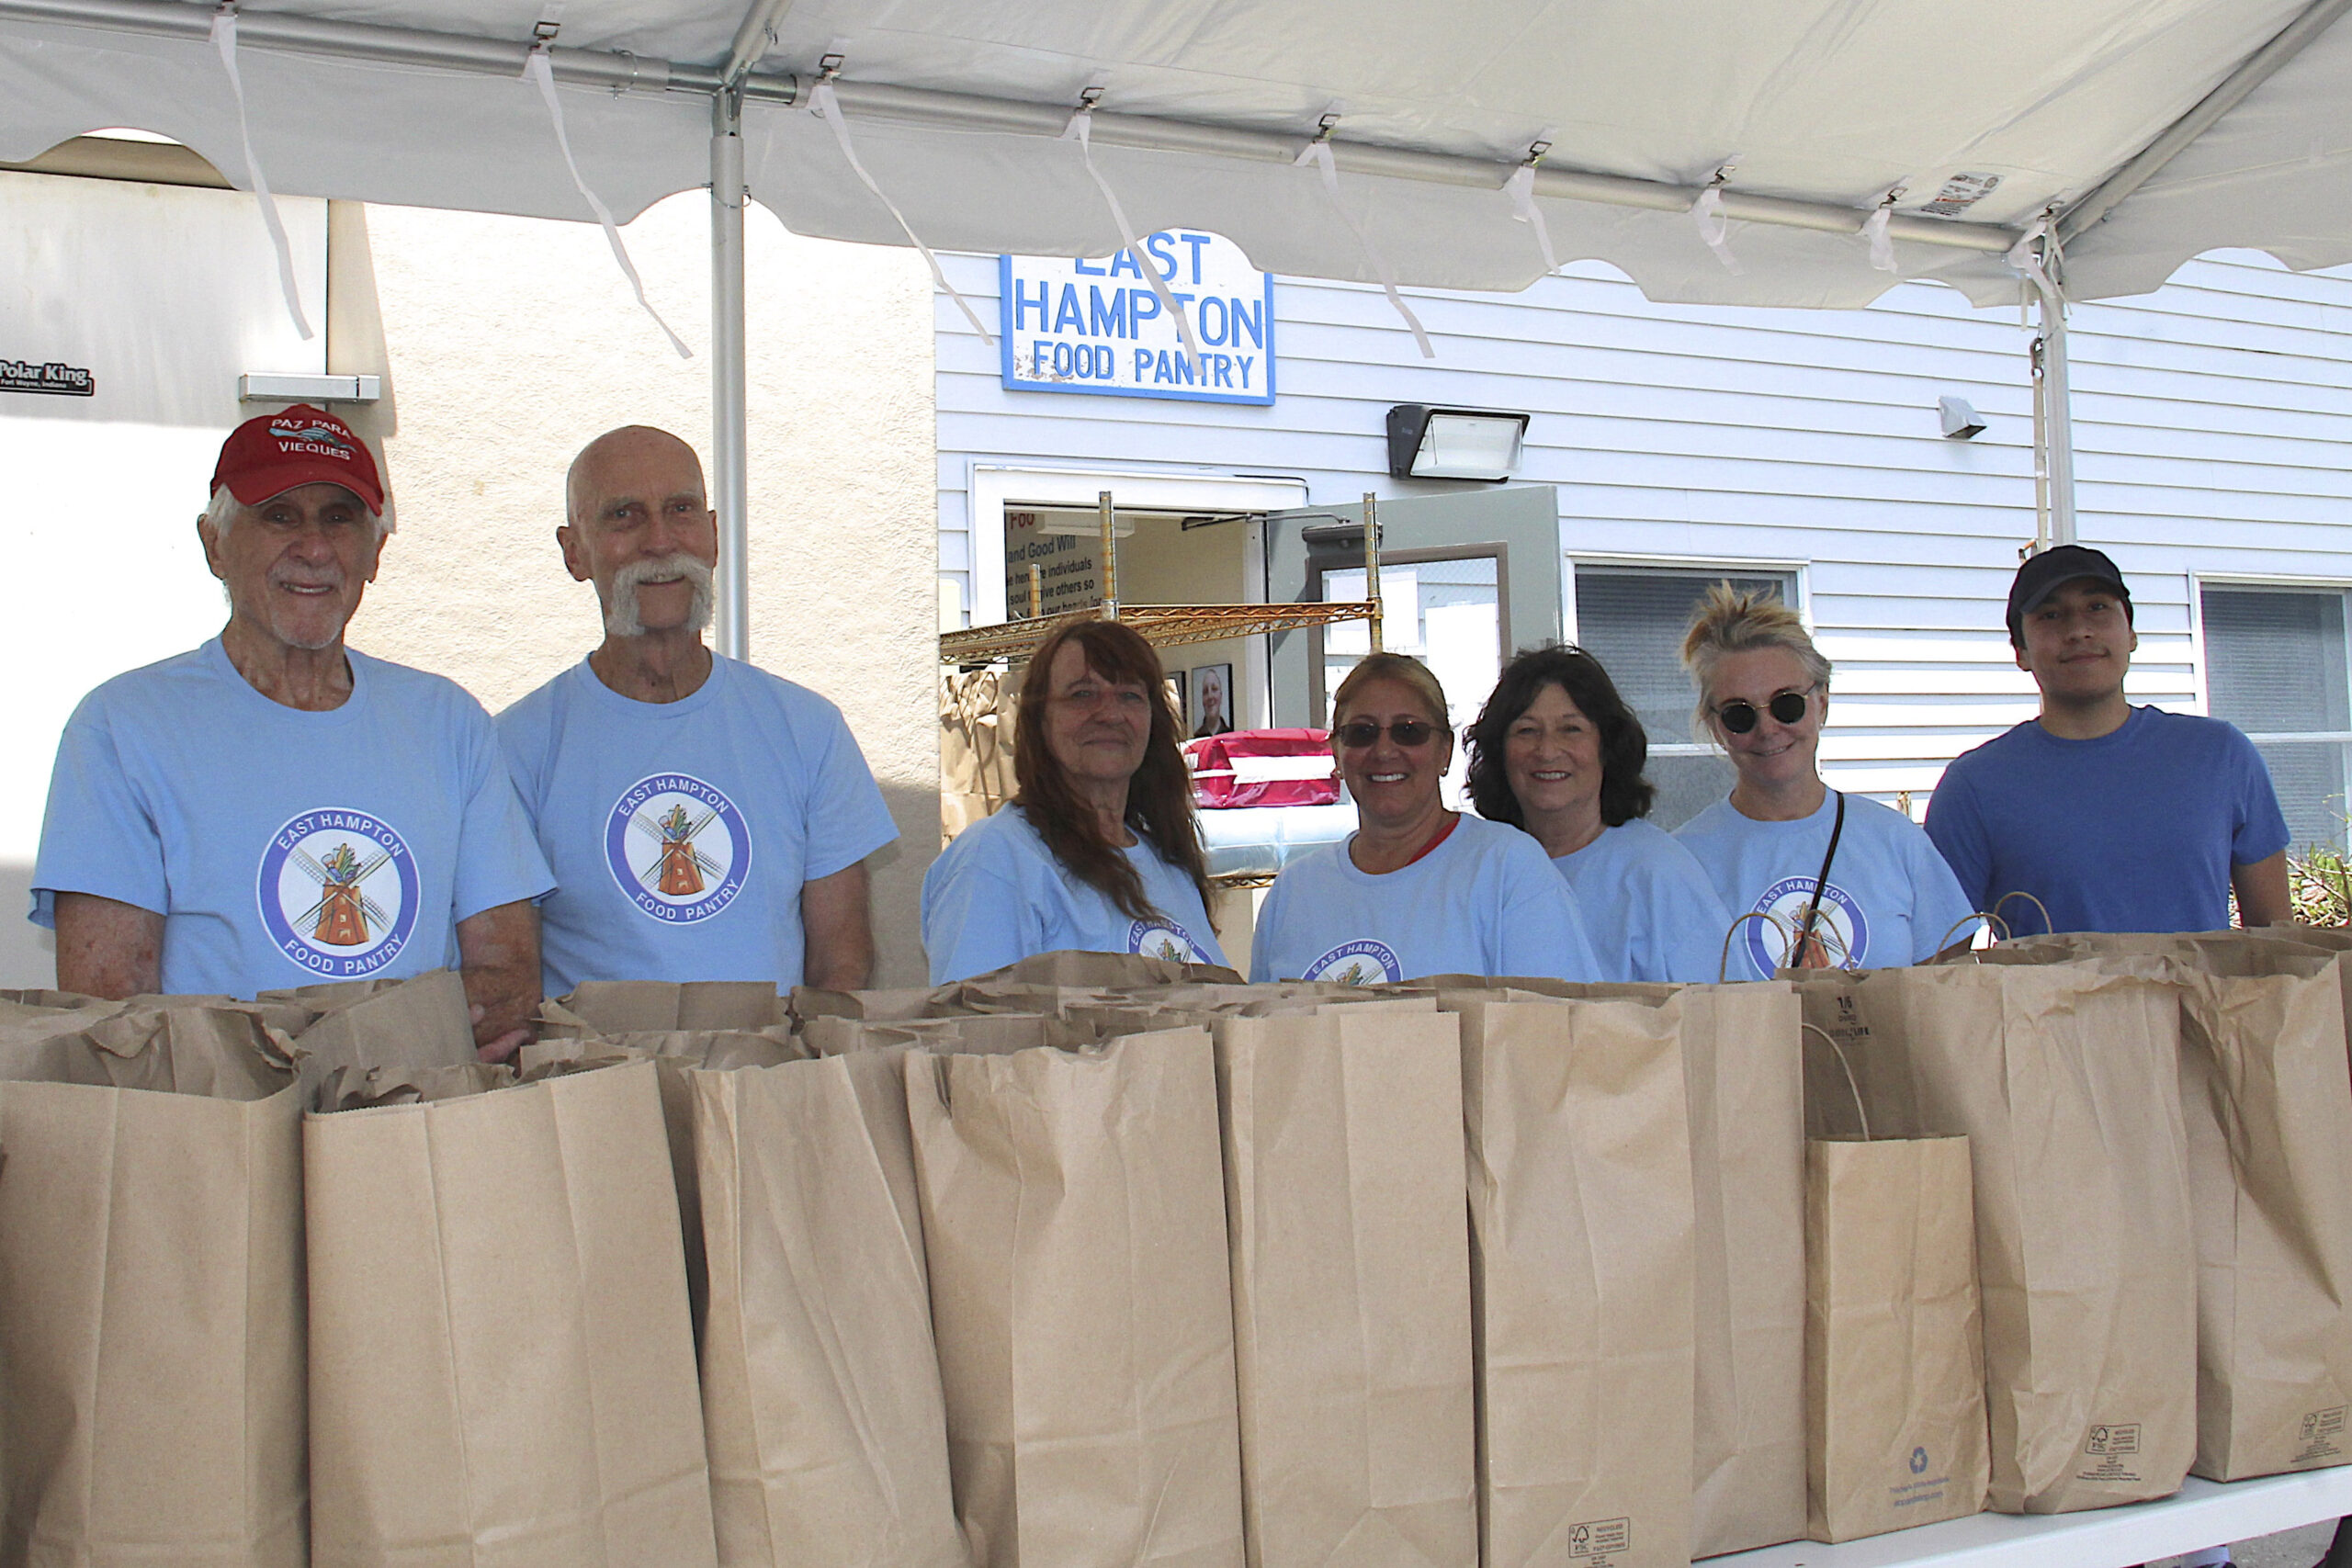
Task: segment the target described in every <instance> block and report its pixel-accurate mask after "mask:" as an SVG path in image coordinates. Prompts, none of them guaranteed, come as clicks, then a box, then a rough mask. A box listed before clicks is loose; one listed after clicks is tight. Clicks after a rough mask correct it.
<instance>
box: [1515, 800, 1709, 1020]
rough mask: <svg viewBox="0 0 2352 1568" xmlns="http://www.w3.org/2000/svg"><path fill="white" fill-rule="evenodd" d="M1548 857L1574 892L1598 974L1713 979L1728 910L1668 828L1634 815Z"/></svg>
mask: <svg viewBox="0 0 2352 1568" xmlns="http://www.w3.org/2000/svg"><path fill="white" fill-rule="evenodd" d="M1553 864H1554V865H1555V866H1557V867H1559V869H1560V874H1561V875H1562V876H1565V877H1566V878H1567V879H1568V886H1570V887H1571V888H1573V889H1575V891H1576V896H1577V912H1578V913H1580V914H1581V915H1583V917H1584V929H1585V934H1586V935H1587V936H1589V937H1590V938H1591V939H1592V946H1593V951H1594V953H1596V954H1598V955H1599V957H1600V968H1601V976H1600V977H1601V978H1602V979H1604V980H1668V981H1671V980H1681V981H1713V979H1715V978H1716V976H1717V975H1718V973H1719V972H1720V970H1721V967H1722V964H1723V956H1722V955H1723V945H1724V931H1726V930H1727V929H1729V927H1730V925H1731V916H1730V915H1729V914H1728V913H1726V912H1725V911H1724V901H1723V896H1722V895H1721V894H1719V893H1717V892H1716V891H1715V886H1714V884H1713V883H1712V882H1709V881H1708V880H1707V873H1706V870H1705V868H1703V867H1702V866H1701V865H1700V864H1699V863H1698V862H1697V861H1695V860H1693V859H1691V852H1690V851H1689V850H1686V849H1684V848H1683V847H1682V846H1681V845H1680V844H1679V843H1677V842H1675V841H1674V835H1673V834H1671V833H1669V832H1668V831H1667V830H1666V829H1663V828H1661V827H1659V826H1658V825H1657V823H1655V822H1651V821H1647V820H1645V819H1644V818H1639V817H1636V818H1632V819H1631V820H1629V821H1625V822H1621V823H1619V824H1618V825H1617V826H1616V827H1614V828H1603V829H1601V830H1600V837H1599V838H1598V839H1595V840H1593V841H1592V842H1590V843H1589V844H1587V845H1586V846H1585V847H1584V848H1582V849H1580V850H1578V851H1577V852H1575V853H1574V854H1567V855H1562V856H1560V857H1559V858H1558V859H1556V860H1555V861H1554V862H1553Z"/></svg>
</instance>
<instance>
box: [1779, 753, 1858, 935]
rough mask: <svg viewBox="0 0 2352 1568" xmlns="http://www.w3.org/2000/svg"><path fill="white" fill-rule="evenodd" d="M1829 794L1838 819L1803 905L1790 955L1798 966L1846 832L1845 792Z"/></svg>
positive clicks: (1832, 791) (1831, 827) (1830, 829)
mask: <svg viewBox="0 0 2352 1568" xmlns="http://www.w3.org/2000/svg"><path fill="white" fill-rule="evenodd" d="M1829 793H1830V794H1831V795H1836V796H1837V797H1838V817H1837V819H1836V820H1835V821H1833V822H1831V823H1830V825H1829V852H1828V853H1827V854H1825V855H1823V856H1822V857H1821V869H1820V870H1819V871H1817V872H1815V874H1814V877H1813V897H1812V898H1811V899H1810V900H1809V901H1808V902H1807V903H1806V904H1805V907H1804V921H1803V922H1802V923H1801V924H1800V925H1798V927H1797V940H1796V951H1795V952H1794V953H1791V954H1790V957H1791V959H1792V961H1794V962H1796V963H1799V964H1802V963H1803V962H1804V944H1805V942H1806V941H1807V940H1808V939H1810V938H1811V937H1812V935H1813V923H1814V920H1815V918H1816V917H1817V916H1819V915H1820V913H1821V890H1822V889H1823V888H1824V887H1826V886H1828V884H1829V863H1830V862H1831V861H1834V860H1836V859H1837V858H1838V840H1839V839H1840V838H1843V837H1844V836H1845V832H1846V792H1845V791H1843V790H1837V789H1833V790H1831V791H1830V792H1829Z"/></svg>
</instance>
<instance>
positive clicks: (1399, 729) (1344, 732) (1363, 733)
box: [1331, 718, 1437, 750]
mask: <svg viewBox="0 0 2352 1568" xmlns="http://www.w3.org/2000/svg"><path fill="white" fill-rule="evenodd" d="M1331 733H1332V734H1334V735H1337V736H1338V737H1339V738H1340V745H1342V746H1351V747H1354V748H1357V749H1358V750H1361V749H1362V748H1363V747H1366V746H1369V745H1371V744H1372V743H1373V742H1374V741H1375V740H1378V739H1380V726H1379V725H1378V724H1377V723H1375V722H1374V720H1372V719H1368V718H1358V719H1351V720H1349V721H1348V722H1347V723H1345V724H1343V725H1341V726H1340V728H1337V729H1335V730H1333V731H1332V732H1331ZM1436 733H1437V726H1436V725H1434V724H1431V723H1430V721H1429V720H1428V719H1425V718H1400V719H1397V720H1396V721H1395V722H1393V723H1391V724H1390V725H1389V726H1388V739H1391V740H1394V741H1395V742H1397V745H1399V746H1404V747H1408V748H1410V747H1415V746H1426V745H1428V744H1429V743H1430V736H1432V735H1434V734H1436Z"/></svg>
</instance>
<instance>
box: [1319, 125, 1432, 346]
mask: <svg viewBox="0 0 2352 1568" xmlns="http://www.w3.org/2000/svg"><path fill="white" fill-rule="evenodd" d="M1331 124H1332V121H1331V119H1330V118H1325V120H1324V122H1323V129H1322V130H1321V131H1320V132H1318V133H1317V136H1316V138H1315V140H1314V141H1310V142H1308V143H1307V144H1306V151H1304V152H1301V153H1299V155H1298V158H1297V162H1299V163H1301V164H1314V165H1315V166H1316V167H1317V168H1318V169H1320V170H1322V171H1323V189H1324V192H1325V194H1327V195H1329V197H1330V198H1331V205H1332V206H1333V207H1335V208H1337V209H1339V212H1340V221H1341V222H1342V223H1345V224H1346V225H1347V226H1348V231H1349V232H1350V233H1351V234H1353V235H1354V236H1355V237H1356V243H1357V244H1358V245H1360V246H1362V247H1363V255H1364V259H1365V260H1366V261H1368V262H1370V263H1371V264H1372V270H1373V272H1374V275H1375V276H1378V277H1379V279H1380V287H1381V288H1382V289H1384V290H1385V292H1386V293H1387V295H1388V303H1389V304H1390V305H1392V306H1394V307H1396V310H1397V314H1398V315H1400V316H1402V317H1404V318H1405V324H1406V325H1407V326H1408V327H1410V328H1412V329H1413V342H1414V343H1415V344H1417V345H1419V348H1420V351H1421V357H1422V358H1423V359H1435V358H1436V357H1437V350H1436V349H1434V348H1432V347H1430V334H1429V333H1428V332H1426V331H1425V330H1423V328H1422V326H1421V319H1420V318H1419V316H1416V315H1415V314H1413V308H1412V307H1411V306H1410V305H1408V304H1406V303H1405V296H1404V295H1402V294H1400V293H1398V292H1397V275H1396V274H1395V273H1393V272H1391V271H1389V270H1388V263H1387V261H1386V260H1385V259H1384V258H1383V257H1382V255H1381V254H1380V252H1379V249H1378V248H1377V247H1375V246H1374V244H1373V243H1372V236H1371V235H1369V234H1367V233H1365V232H1364V231H1363V224H1361V223H1358V222H1357V221H1356V220H1355V216H1354V215H1353V214H1352V213H1351V212H1350V211H1349V210H1348V209H1347V204H1346V203H1345V202H1343V201H1341V200H1340V171H1339V169H1338V168H1337V167H1336V166H1335V165H1334V164H1332V162H1331Z"/></svg>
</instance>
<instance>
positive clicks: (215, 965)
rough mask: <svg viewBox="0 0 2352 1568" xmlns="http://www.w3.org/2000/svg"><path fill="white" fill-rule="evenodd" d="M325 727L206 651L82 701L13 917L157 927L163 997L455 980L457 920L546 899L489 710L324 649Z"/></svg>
mask: <svg viewBox="0 0 2352 1568" xmlns="http://www.w3.org/2000/svg"><path fill="white" fill-rule="evenodd" d="M345 653H346V656H347V657H348V659H349V660H350V661H351V695H350V696H349V697H347V698H346V699H345V701H344V704H343V705H342V706H340V707H338V708H335V709H334V710H333V711H332V712H329V713H306V712H303V711H302V710H300V709H297V708H290V707H288V706H286V705H284V704H282V703H276V702H272V701H271V700H270V699H269V698H267V697H266V696H263V695H262V694H260V693H259V692H256V691H254V689H253V687H252V686H251V685H250V684H249V683H247V682H246V680H245V678H244V677H243V676H242V675H240V674H238V673H237V670H236V666H234V665H233V664H231V663H230V662H229V656H228V655H227V654H226V653H225V652H223V651H222V650H221V647H220V638H218V637H215V638H213V639H212V640H211V641H210V642H208V643H206V644H205V645H204V646H203V647H202V648H199V649H196V650H195V651H194V652H191V653H183V654H179V655H176V656H175V657H173V658H170V659H166V660H164V661H163V662H161V663H159V664H151V665H148V666H147V667H146V668H145V669H143V670H134V671H130V673H128V674H125V675H118V676H116V677H115V678H114V679H113V680H111V681H108V682H107V683H106V684H104V685H102V686H100V687H99V688H98V689H97V690H96V691H94V692H92V693H91V694H89V695H88V696H86V697H85V698H83V699H82V705H81V706H79V707H78V708H76V709H74V716H73V718H72V719H71V720H69V721H68V722H67V724H66V726H65V734H64V737H63V739H61V740H60V741H59V743H58V748H57V769H56V772H55V773H52V774H51V776H50V781H49V811H48V814H47V815H46V816H45V817H43V818H42V819H41V829H40V860H39V862H38V863H37V864H36V865H35V866H34V868H33V908H32V918H33V919H35V920H37V921H38V922H40V924H42V925H44V926H53V925H55V924H56V923H57V916H56V902H57V901H56V895H57V894H60V893H94V894H96V895H97V896H98V897H102V898H113V899H116V900H118V901H119V902H121V903H125V904H131V905H135V906H137V907H138V908H141V909H151V910H153V911H155V912H156V913H158V914H161V915H162V916H163V917H164V953H163V961H164V962H163V987H164V990H165V991H167V992H177V993H188V992H198V993H210V994H220V993H226V994H228V995H230V996H235V997H250V996H252V995H253V994H254V992H256V991H263V990H269V989H273V988H275V987H283V986H300V985H308V984H311V983H312V982H315V981H320V980H345V979H356V978H361V977H366V976H383V977H386V978H399V977H400V976H407V975H418V974H422V973H424V971H426V970H428V969H444V968H455V967H457V966H458V940H457V923H458V921H459V920H462V919H467V918H468V917H469V916H472V915H478V914H480V913H481V911H482V910H484V909H490V908H496V907H498V906H499V905H502V904H513V903H516V902H519V901H520V900H523V899H526V898H536V897H538V896H539V895H540V894H542V893H545V892H546V891H547V890H548V888H549V887H551V886H554V881H555V879H554V878H553V877H552V876H550V875H549V874H548V866H547V863H546V861H544V860H543V859H541V858H540V855H539V852H538V847H537V845H536V844H534V843H533V842H532V841H531V827H530V823H529V822H528V821H527V820H526V819H525V818H524V816H523V808H522V807H521V805H520V804H519V803H518V802H517V801H516V800H515V788H514V785H513V784H509V783H508V782H507V778H506V768H505V765H504V763H503V761H502V760H501V758H500V757H499V754H498V740H497V738H496V736H494V735H493V734H492V731H491V727H490V716H489V715H487V714H485V713H483V712H482V710H481V704H480V703H478V702H476V701H474V699H473V698H472V697H470V696H469V695H468V694H466V692H465V691H464V690H463V689H462V688H461V687H459V686H458V685H457V684H456V683H455V682H450V681H446V680H444V679H442V678H441V677H440V676H438V675H428V674H426V673H424V671H421V670H411V669H408V668H406V667H405V666H402V665H399V664H388V663H386V662H385V661H384V660H380V659H370V658H368V656H367V655H366V654H364V653H360V652H356V651H354V650H349V649H346V650H345Z"/></svg>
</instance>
